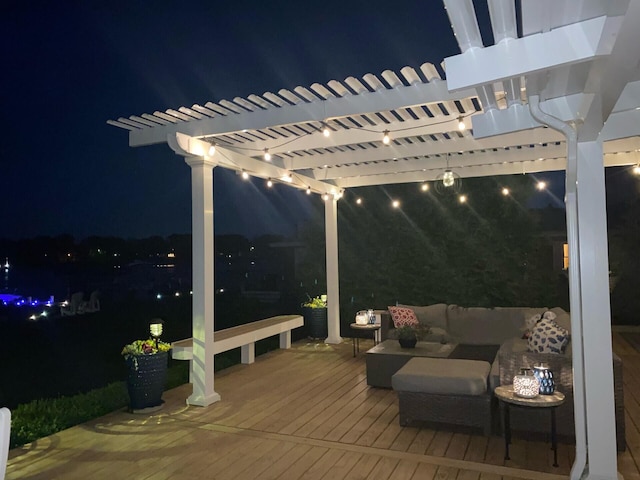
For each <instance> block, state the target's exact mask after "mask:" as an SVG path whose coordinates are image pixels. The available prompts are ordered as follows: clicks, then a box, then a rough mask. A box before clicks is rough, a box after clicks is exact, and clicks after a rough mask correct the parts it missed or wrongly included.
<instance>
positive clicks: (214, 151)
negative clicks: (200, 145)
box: [209, 143, 216, 157]
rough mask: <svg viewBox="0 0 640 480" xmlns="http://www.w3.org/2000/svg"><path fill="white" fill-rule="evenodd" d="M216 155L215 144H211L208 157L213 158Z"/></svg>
mask: <svg viewBox="0 0 640 480" xmlns="http://www.w3.org/2000/svg"><path fill="white" fill-rule="evenodd" d="M215 153H216V144H215V143H212V144H211V146H210V147H209V156H210V157H213V156H214V155H215Z"/></svg>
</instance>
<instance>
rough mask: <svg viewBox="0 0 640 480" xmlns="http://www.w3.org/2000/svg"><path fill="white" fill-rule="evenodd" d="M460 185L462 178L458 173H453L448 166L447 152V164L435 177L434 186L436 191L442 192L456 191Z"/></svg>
mask: <svg viewBox="0 0 640 480" xmlns="http://www.w3.org/2000/svg"><path fill="white" fill-rule="evenodd" d="M461 187H462V180H461V179H460V175H458V174H457V173H455V172H454V171H453V170H451V169H450V168H449V154H448V153H447V166H446V169H445V171H444V172H443V173H441V174H440V175H438V176H437V177H436V181H435V188H436V192H438V193H440V194H443V193H458V192H459V191H460V188H461Z"/></svg>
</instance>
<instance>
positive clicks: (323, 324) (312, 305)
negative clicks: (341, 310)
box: [302, 295, 329, 338]
mask: <svg viewBox="0 0 640 480" xmlns="http://www.w3.org/2000/svg"><path fill="white" fill-rule="evenodd" d="M307 299H308V300H307V301H306V302H304V303H303V304H302V316H303V317H304V324H305V326H306V327H307V333H308V335H309V336H310V337H311V338H327V336H328V335H329V333H328V330H327V296H326V295H320V296H317V297H314V298H311V297H310V296H309V295H307Z"/></svg>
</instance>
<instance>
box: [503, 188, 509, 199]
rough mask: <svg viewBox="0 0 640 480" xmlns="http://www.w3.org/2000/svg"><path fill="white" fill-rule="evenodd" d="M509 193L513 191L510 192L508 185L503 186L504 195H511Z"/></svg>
mask: <svg viewBox="0 0 640 480" xmlns="http://www.w3.org/2000/svg"><path fill="white" fill-rule="evenodd" d="M509 193H511V192H509V189H508V188H507V187H503V188H502V195H504V196H505V197H506V196H507V195H509Z"/></svg>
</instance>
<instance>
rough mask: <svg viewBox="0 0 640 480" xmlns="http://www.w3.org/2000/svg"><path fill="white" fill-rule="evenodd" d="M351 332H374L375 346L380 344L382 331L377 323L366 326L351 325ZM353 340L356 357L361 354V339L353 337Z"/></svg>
mask: <svg viewBox="0 0 640 480" xmlns="http://www.w3.org/2000/svg"><path fill="white" fill-rule="evenodd" d="M349 327H350V328H351V330H360V331H365V332H373V346H376V345H377V344H378V330H380V325H379V324H377V323H366V324H364V325H360V324H358V323H352V324H350V325H349ZM351 340H353V356H354V357H355V356H356V355H357V354H358V353H360V337H351Z"/></svg>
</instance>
